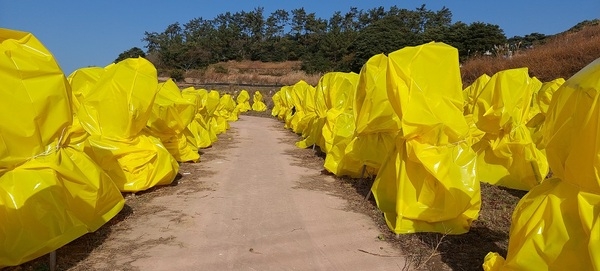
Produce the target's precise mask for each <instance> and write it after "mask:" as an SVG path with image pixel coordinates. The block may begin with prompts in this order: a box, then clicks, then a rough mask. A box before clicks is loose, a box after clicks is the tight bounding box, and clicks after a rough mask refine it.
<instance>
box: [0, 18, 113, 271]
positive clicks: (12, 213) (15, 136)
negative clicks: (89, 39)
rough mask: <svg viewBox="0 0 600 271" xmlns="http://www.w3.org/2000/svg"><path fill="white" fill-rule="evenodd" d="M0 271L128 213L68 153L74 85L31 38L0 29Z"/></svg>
mask: <svg viewBox="0 0 600 271" xmlns="http://www.w3.org/2000/svg"><path fill="white" fill-rule="evenodd" d="M0 71H1V72H0V82H1V83H0V95H1V96H2V99H0V118H1V121H0V268H2V267H5V266H14V265H18V264H21V263H24V262H26V261H29V260H32V259H34V258H37V257H39V256H42V255H44V254H47V253H49V252H51V251H54V250H56V249H58V248H60V247H62V246H63V245H65V244H67V243H69V242H71V241H73V240H74V239H76V238H78V237H80V236H82V235H84V234H86V233H88V232H92V231H95V230H97V229H98V228H99V227H100V226H102V225H103V224H105V223H106V222H107V221H108V220H110V219H111V218H112V217H114V216H115V215H116V214H117V213H118V212H119V211H120V210H121V208H122V207H123V204H124V200H123V197H122V196H121V193H120V192H119V190H118V188H117V187H116V186H115V184H114V183H113V182H112V181H111V179H110V177H109V176H108V175H107V174H105V173H104V172H103V171H102V169H101V168H99V167H98V165H96V164H95V163H94V162H93V161H92V160H91V159H90V158H89V157H88V156H87V155H85V154H84V153H83V152H82V151H81V150H77V149H76V148H73V147H72V146H71V145H69V142H70V141H71V139H72V138H71V137H72V136H73V134H71V133H70V128H69V127H70V126H71V124H72V121H73V113H72V104H71V99H72V93H71V88H70V85H69V83H68V81H67V79H66V78H65V75H64V74H63V72H62V71H61V69H60V67H59V66H58V64H57V63H56V61H55V60H54V57H53V56H52V54H51V53H50V52H49V51H48V50H47V49H46V48H45V47H44V45H43V44H42V43H41V42H40V41H39V40H37V39H36V38H35V37H34V36H33V35H32V34H30V33H26V32H20V31H14V30H9V29H2V28H0Z"/></svg>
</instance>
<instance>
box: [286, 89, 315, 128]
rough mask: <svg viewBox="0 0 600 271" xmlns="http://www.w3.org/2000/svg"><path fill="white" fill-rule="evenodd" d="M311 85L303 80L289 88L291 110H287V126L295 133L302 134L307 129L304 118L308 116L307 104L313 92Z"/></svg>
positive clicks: (287, 93)
mask: <svg viewBox="0 0 600 271" xmlns="http://www.w3.org/2000/svg"><path fill="white" fill-rule="evenodd" d="M311 88H313V87H312V86H311V85H309V84H308V83H306V82H305V81H303V80H300V81H299V82H298V83H296V84H294V85H293V86H292V88H290V89H287V92H286V95H287V96H288V106H290V108H289V111H288V112H286V116H285V122H286V126H285V127H286V128H290V129H291V130H292V131H294V133H297V134H301V133H302V131H304V130H305V129H306V127H305V126H304V124H305V122H304V121H303V119H304V118H305V117H306V113H307V112H306V109H305V107H306V104H307V99H309V98H310V97H309V95H310V93H311V92H312V91H311V90H310V89H311Z"/></svg>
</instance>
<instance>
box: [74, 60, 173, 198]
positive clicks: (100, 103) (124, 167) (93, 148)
mask: <svg viewBox="0 0 600 271" xmlns="http://www.w3.org/2000/svg"><path fill="white" fill-rule="evenodd" d="M104 70H105V71H104V73H103V74H102V75H101V77H100V79H99V80H98V82H97V83H96V85H95V86H94V87H93V89H92V91H90V93H89V94H88V95H86V96H85V98H84V101H83V102H82V103H81V108H80V109H79V112H78V113H77V116H78V118H79V121H80V122H81V124H82V126H83V128H84V129H85V130H86V131H87V132H88V133H89V134H90V136H89V137H88V139H87V142H86V147H85V152H86V153H87V154H88V155H89V156H90V157H91V158H92V159H93V160H94V161H96V163H98V164H99V165H100V167H101V168H102V169H104V171H106V172H107V173H108V175H110V176H111V178H112V180H113V181H114V182H115V183H116V184H117V187H119V189H120V190H121V191H129V192H136V191H141V190H146V189H148V188H151V187H153V186H156V185H165V184H170V183H171V182H172V181H173V179H174V178H175V175H176V174H177V170H178V169H179V165H178V164H177V161H176V160H175V159H174V158H173V156H171V154H170V153H169V152H168V151H167V149H166V148H165V147H164V145H163V144H162V143H161V141H160V139H158V138H156V137H154V136H151V135H149V134H147V133H146V132H144V131H143V130H144V128H145V127H146V123H147V122H148V119H149V118H150V114H151V113H152V112H151V109H152V105H153V104H154V99H155V97H156V92H157V90H158V89H157V87H158V78H157V74H156V69H155V68H154V65H152V63H150V62H149V61H147V60H145V59H143V58H137V59H133V58H131V59H126V60H123V61H121V62H119V63H117V64H115V65H109V66H107V67H106V68H105V69H104Z"/></svg>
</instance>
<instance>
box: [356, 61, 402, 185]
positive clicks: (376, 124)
mask: <svg viewBox="0 0 600 271" xmlns="http://www.w3.org/2000/svg"><path fill="white" fill-rule="evenodd" d="M387 63H388V59H387V56H385V55H384V54H379V55H375V56H373V57H371V58H370V59H369V60H368V61H367V63H365V65H364V66H363V67H362V69H361V71H360V74H359V76H360V78H359V80H358V84H357V89H356V95H355V100H354V119H355V123H356V124H355V126H356V136H355V138H354V139H353V140H352V142H351V143H349V144H348V146H347V147H346V155H348V156H352V157H353V159H354V160H357V161H358V163H359V164H360V165H366V166H367V168H366V173H369V174H370V175H375V174H377V171H379V168H380V167H381V164H383V161H385V159H386V158H387V153H388V152H389V151H390V150H392V149H393V148H394V145H395V140H396V135H397V134H398V131H399V130H400V119H398V115H397V114H396V112H394V109H393V108H392V105H391V104H390V101H389V99H388V96H387V91H386V72H387Z"/></svg>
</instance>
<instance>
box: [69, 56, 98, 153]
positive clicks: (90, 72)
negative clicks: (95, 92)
mask: <svg viewBox="0 0 600 271" xmlns="http://www.w3.org/2000/svg"><path fill="white" fill-rule="evenodd" d="M102 73H104V69H103V68H101V67H87V68H81V69H78V70H76V71H74V72H73V73H71V75H69V77H67V80H68V81H69V84H70V85H71V91H72V98H71V108H72V109H73V125H72V126H71V128H70V131H69V132H70V134H71V136H70V142H69V145H70V146H72V147H74V148H77V149H78V150H80V151H83V148H84V145H85V140H86V139H87V137H88V136H89V134H88V133H87V132H86V131H85V129H83V126H81V123H80V122H79V118H78V117H77V112H78V111H79V108H80V107H81V103H82V102H83V99H84V98H85V96H86V95H87V94H88V93H89V92H90V91H91V90H92V88H93V86H94V85H95V84H96V82H98V79H100V76H101V75H102Z"/></svg>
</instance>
